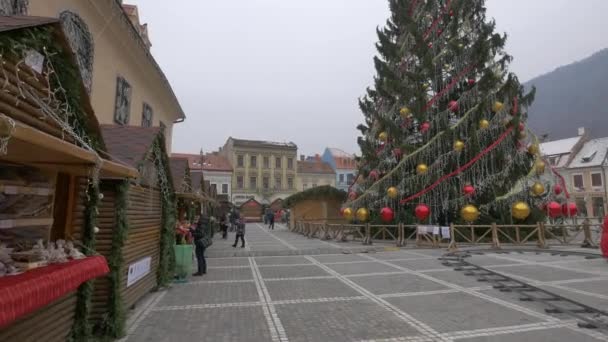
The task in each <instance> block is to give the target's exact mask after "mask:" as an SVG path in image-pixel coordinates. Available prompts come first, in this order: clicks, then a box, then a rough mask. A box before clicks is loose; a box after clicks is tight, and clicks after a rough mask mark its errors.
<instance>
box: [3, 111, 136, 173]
mask: <svg viewBox="0 0 608 342" xmlns="http://www.w3.org/2000/svg"><path fill="white" fill-rule="evenodd" d="M0 159H1V160H6V161H9V162H14V163H19V164H24V165H30V166H34V167H38V168H41V169H52V170H58V171H60V172H65V173H69V174H73V175H78V176H87V175H89V174H90V171H91V169H92V168H93V167H94V166H95V161H96V160H97V155H96V154H95V153H94V152H92V151H89V150H86V149H83V148H80V147H78V146H76V145H74V144H72V143H70V142H67V141H64V140H61V139H59V138H56V137H54V136H52V135H50V134H47V133H44V132H42V131H40V130H38V129H36V128H32V127H30V126H28V125H25V124H22V123H20V122H17V121H15V128H14V129H13V131H12V133H11V137H10V140H9V143H8V154H7V155H5V156H0ZM100 176H101V178H137V177H138V176H139V173H138V172H137V170H136V169H134V168H132V167H130V166H126V165H123V164H120V163H117V162H114V161H110V160H106V159H103V160H102V164H101V172H100Z"/></svg>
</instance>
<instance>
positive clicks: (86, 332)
mask: <svg viewBox="0 0 608 342" xmlns="http://www.w3.org/2000/svg"><path fill="white" fill-rule="evenodd" d="M86 196H87V199H86V201H85V210H84V227H83V231H82V245H83V248H82V249H83V253H84V254H85V255H87V256H92V255H94V254H95V225H96V223H97V207H98V205H99V185H98V184H93V183H89V184H88V186H87V190H86ZM93 282H94V280H89V281H87V282H86V283H84V284H82V285H80V287H79V288H78V292H77V294H76V308H75V310H74V325H73V326H72V332H71V333H70V338H71V340H72V341H77V342H78V341H87V340H88V338H89V337H90V336H91V326H90V325H89V322H88V317H89V312H90V309H91V308H90V306H91V297H92V295H93Z"/></svg>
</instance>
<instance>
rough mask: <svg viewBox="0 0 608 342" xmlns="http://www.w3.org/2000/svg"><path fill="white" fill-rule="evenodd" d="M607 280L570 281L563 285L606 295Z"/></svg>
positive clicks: (607, 288)
mask: <svg viewBox="0 0 608 342" xmlns="http://www.w3.org/2000/svg"><path fill="white" fill-rule="evenodd" d="M607 284H608V280H590V281H586V282H584V283H583V282H580V283H570V284H565V285H564V286H566V287H570V288H573V289H576V290H581V291H586V292H592V293H597V294H599V295H604V296H608V286H607Z"/></svg>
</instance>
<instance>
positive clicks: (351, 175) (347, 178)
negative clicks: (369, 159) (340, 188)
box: [346, 173, 355, 184]
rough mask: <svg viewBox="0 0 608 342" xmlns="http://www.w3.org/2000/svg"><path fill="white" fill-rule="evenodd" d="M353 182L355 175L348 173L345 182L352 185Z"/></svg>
mask: <svg viewBox="0 0 608 342" xmlns="http://www.w3.org/2000/svg"><path fill="white" fill-rule="evenodd" d="M354 180H355V175H354V174H352V173H349V174H348V175H346V182H347V183H348V184H352V183H353V181H354Z"/></svg>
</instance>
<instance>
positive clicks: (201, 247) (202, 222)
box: [190, 216, 209, 277]
mask: <svg viewBox="0 0 608 342" xmlns="http://www.w3.org/2000/svg"><path fill="white" fill-rule="evenodd" d="M207 229H209V219H208V218H207V217H206V216H201V217H200V219H199V220H198V224H197V225H196V228H194V229H190V232H191V234H192V239H193V240H194V251H195V254H196V264H197V267H198V271H197V272H196V273H194V274H193V276H195V277H200V276H202V275H203V274H206V273H207V261H206V260H205V249H206V248H207V246H208V243H206V241H205V239H206V238H207V239H208V237H207V236H206V230H207Z"/></svg>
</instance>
